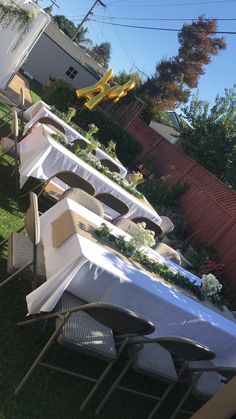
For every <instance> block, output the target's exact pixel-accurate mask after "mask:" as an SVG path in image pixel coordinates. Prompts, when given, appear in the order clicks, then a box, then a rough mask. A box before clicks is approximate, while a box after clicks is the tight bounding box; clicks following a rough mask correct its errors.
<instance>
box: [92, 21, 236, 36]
mask: <svg viewBox="0 0 236 419" xmlns="http://www.w3.org/2000/svg"><path fill="white" fill-rule="evenodd" d="M89 20H91V21H92V22H97V23H103V24H105V25H111V26H119V27H123V28H133V29H144V30H151V31H165V32H181V31H182V28H181V29H174V28H157V27H152V26H138V25H125V24H122V23H112V22H105V21H101V20H96V19H89ZM191 31H192V32H207V33H209V34H221V35H236V32H234V31H204V30H197V29H196V30H192V29H191Z"/></svg>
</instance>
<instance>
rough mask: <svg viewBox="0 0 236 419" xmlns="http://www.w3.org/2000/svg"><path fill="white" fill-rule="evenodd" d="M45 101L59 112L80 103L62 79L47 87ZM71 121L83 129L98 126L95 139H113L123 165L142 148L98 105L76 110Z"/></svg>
mask: <svg viewBox="0 0 236 419" xmlns="http://www.w3.org/2000/svg"><path fill="white" fill-rule="evenodd" d="M45 101H46V102H47V103H49V104H51V105H54V106H55V107H56V108H57V109H59V110H60V111H61V112H67V109H68V107H69V106H72V107H76V108H78V106H79V105H81V103H80V102H79V101H78V99H77V98H76V97H75V90H74V88H73V87H72V86H71V85H70V84H68V83H67V82H66V81H65V80H63V79H59V80H57V81H56V82H54V83H53V85H52V86H51V87H50V88H48V89H47V91H46V93H45ZM72 122H73V123H75V124H77V125H78V126H79V127H81V128H82V129H84V130H85V131H87V130H88V124H91V123H92V124H95V125H96V126H97V127H98V128H99V132H98V133H97V134H96V137H97V139H98V140H99V141H100V142H101V143H102V144H104V145H107V143H108V141H109V140H111V139H112V140H114V141H115V142H116V144H117V156H118V158H119V159H120V160H121V162H122V163H123V164H124V165H129V164H130V163H131V162H132V161H133V160H134V159H135V158H136V157H137V155H138V154H139V153H140V151H141V150H142V146H141V144H140V143H139V142H138V141H137V140H136V139H135V138H134V137H133V136H132V135H130V134H129V133H128V132H126V131H125V130H124V128H122V127H121V126H120V125H119V123H117V122H116V121H115V120H114V119H113V118H112V117H111V116H109V115H108V114H107V113H106V112H104V111H103V110H102V109H101V108H99V107H97V108H95V109H94V110H93V111H89V110H88V109H86V108H84V109H83V110H80V111H79V110H78V112H77V115H76V116H75V117H74V118H73V119H72Z"/></svg>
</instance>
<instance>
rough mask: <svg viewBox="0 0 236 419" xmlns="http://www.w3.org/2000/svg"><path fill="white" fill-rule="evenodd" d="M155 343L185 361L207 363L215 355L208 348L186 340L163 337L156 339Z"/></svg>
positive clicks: (176, 337) (175, 337)
mask: <svg viewBox="0 0 236 419" xmlns="http://www.w3.org/2000/svg"><path fill="white" fill-rule="evenodd" d="M156 342H157V343H158V344H159V345H161V346H163V347H164V348H165V349H167V350H168V351H169V352H171V353H172V354H174V355H176V356H178V357H179V358H182V359H185V360H186V361H207V360H210V359H214V358H215V353H214V352H213V351H211V349H210V348H208V347H207V346H205V345H202V344H201V343H199V342H195V341H194V340H191V339H188V338H184V337H178V336H167V337H166V336H165V337H160V338H157V339H156Z"/></svg>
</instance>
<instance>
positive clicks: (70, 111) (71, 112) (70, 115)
mask: <svg viewBox="0 0 236 419" xmlns="http://www.w3.org/2000/svg"><path fill="white" fill-rule="evenodd" d="M75 115H76V109H75V108H71V107H69V108H68V112H67V116H66V120H65V122H67V123H68V122H70V120H71V119H72V118H74V116H75Z"/></svg>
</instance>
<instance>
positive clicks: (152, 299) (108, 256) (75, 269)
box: [27, 199, 236, 366]
mask: <svg viewBox="0 0 236 419" xmlns="http://www.w3.org/2000/svg"><path fill="white" fill-rule="evenodd" d="M67 209H71V210H73V211H75V212H77V213H78V214H81V215H82V216H83V217H84V218H87V219H90V220H91V221H92V222H93V223H94V224H96V225H100V223H101V222H102V221H103V220H102V219H101V218H100V217H98V216H96V215H95V214H92V213H91V212H90V211H88V210H87V209H85V208H83V207H81V206H80V205H78V204H77V203H75V202H73V201H71V200H70V199H65V200H62V201H60V202H59V203H58V204H56V205H55V206H54V207H52V208H51V209H50V210H49V211H47V212H46V213H44V214H43V215H42V216H41V217H40V220H41V234H42V239H43V244H44V252H45V262H46V273H47V278H48V280H47V282H45V283H44V284H43V285H41V286H40V287H39V288H38V289H36V290H35V291H33V292H32V293H31V294H29V295H28V296H27V304H28V310H29V313H31V314H32V313H36V312H39V311H40V310H41V311H51V310H52V309H53V308H54V306H55V304H56V302H57V301H58V300H59V298H60V297H61V295H62V294H63V292H64V291H65V290H66V289H67V290H68V291H70V292H71V293H73V294H74V295H77V296H78V297H80V298H82V299H84V300H86V301H88V302H96V301H103V302H108V303H112V304H117V305H120V306H123V307H126V308H129V309H130V310H133V311H135V312H137V313H138V314H140V315H141V316H143V317H144V318H146V319H148V320H151V321H152V322H153V323H154V324H155V327H156V330H155V332H154V333H153V335H152V337H155V336H167V335H169V336H172V335H174V336H185V337H188V338H191V339H194V340H197V341H199V342H202V343H203V344H205V345H208V346H209V347H210V348H211V349H212V350H213V351H215V353H216V355H217V356H216V358H215V360H214V362H215V363H216V364H217V365H227V366H231V365H232V366H233V365H234V366H236V351H235V345H236V323H235V322H234V321H231V320H229V319H227V318H226V317H224V316H222V315H221V314H219V313H218V312H217V311H213V310H212V309H210V308H209V307H207V306H205V305H203V304H202V303H200V302H198V301H196V300H194V299H192V298H191V297H189V296H188V295H186V294H184V293H183V292H182V291H180V290H177V289H175V288H174V287H172V286H169V285H167V284H164V283H162V282H161V281H159V280H158V279H157V278H154V277H153V276H152V275H151V273H147V272H144V271H142V270H140V269H138V268H136V267H135V266H134V265H132V264H131V263H127V262H126V261H124V259H122V258H120V257H118V256H116V255H114V254H113V253H111V252H109V251H108V250H106V249H104V248H103V247H102V246H100V245H98V244H96V243H94V242H91V241H89V240H88V239H87V238H85V237H83V236H81V235H80V234H74V235H73V236H71V237H70V238H68V239H67V240H66V241H65V242H64V243H63V244H61V245H60V246H59V247H57V248H55V247H53V245H52V228H51V222H52V221H54V220H55V219H57V218H58V217H59V216H60V215H61V214H62V213H63V212H64V211H66V210H67ZM112 228H113V233H114V234H119V233H121V230H119V229H117V227H115V226H112ZM123 234H124V235H125V233H124V232H123ZM126 236H127V235H126ZM158 257H159V255H157V258H158Z"/></svg>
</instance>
